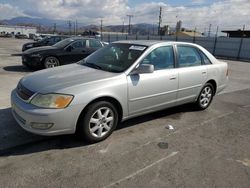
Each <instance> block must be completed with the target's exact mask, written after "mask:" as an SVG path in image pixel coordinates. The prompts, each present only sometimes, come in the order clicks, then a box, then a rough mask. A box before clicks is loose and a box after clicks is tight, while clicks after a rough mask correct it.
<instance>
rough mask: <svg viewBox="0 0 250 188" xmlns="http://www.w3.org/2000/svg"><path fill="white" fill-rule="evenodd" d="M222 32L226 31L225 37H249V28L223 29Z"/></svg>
mask: <svg viewBox="0 0 250 188" xmlns="http://www.w3.org/2000/svg"><path fill="white" fill-rule="evenodd" d="M221 32H223V33H226V34H227V37H231V38H236V37H238V38H242V37H244V38H250V30H245V31H243V30H241V29H239V30H225V31H221Z"/></svg>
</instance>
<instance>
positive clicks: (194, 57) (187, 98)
mask: <svg viewBox="0 0 250 188" xmlns="http://www.w3.org/2000/svg"><path fill="white" fill-rule="evenodd" d="M177 57H178V58H177V59H178V71H179V89H178V94H177V98H178V99H177V104H183V103H187V102H192V101H194V100H195V99H196V97H197V96H198V95H199V92H200V90H201V88H202V86H203V85H204V82H205V81H206V78H207V68H206V66H202V57H201V55H200V53H199V51H198V49H197V48H196V47H193V46H191V45H177Z"/></svg>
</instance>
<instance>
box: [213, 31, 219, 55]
mask: <svg viewBox="0 0 250 188" xmlns="http://www.w3.org/2000/svg"><path fill="white" fill-rule="evenodd" d="M218 31H219V26H217V29H216V35H215V39H214V49H213V55H215V50H216V44H217V39H218Z"/></svg>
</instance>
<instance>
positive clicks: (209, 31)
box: [208, 24, 212, 37]
mask: <svg viewBox="0 0 250 188" xmlns="http://www.w3.org/2000/svg"><path fill="white" fill-rule="evenodd" d="M211 27H212V24H209V28H208V37H210V36H211Z"/></svg>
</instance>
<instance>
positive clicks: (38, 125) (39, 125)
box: [30, 122, 54, 130]
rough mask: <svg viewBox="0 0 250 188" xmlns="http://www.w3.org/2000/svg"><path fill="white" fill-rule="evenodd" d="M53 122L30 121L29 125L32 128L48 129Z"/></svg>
mask: <svg viewBox="0 0 250 188" xmlns="http://www.w3.org/2000/svg"><path fill="white" fill-rule="evenodd" d="M53 125H54V123H37V122H31V123H30V126H31V127H32V128H34V129H40V130H46V129H50V128H51V127H52V126H53Z"/></svg>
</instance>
